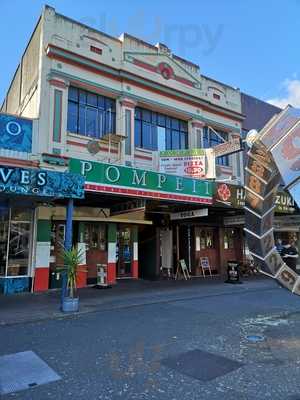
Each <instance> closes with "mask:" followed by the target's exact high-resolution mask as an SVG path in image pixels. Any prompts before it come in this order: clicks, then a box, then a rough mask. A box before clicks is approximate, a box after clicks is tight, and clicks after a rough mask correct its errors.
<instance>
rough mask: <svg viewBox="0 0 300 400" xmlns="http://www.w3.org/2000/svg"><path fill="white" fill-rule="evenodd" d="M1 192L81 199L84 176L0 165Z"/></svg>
mask: <svg viewBox="0 0 300 400" xmlns="http://www.w3.org/2000/svg"><path fill="white" fill-rule="evenodd" d="M1 193H5V194H15V195H28V196H39V197H54V198H77V199H82V198H83V197H84V177H83V176H81V175H79V174H74V173H68V172H67V173H65V172H56V171H48V170H42V169H25V168H18V167H5V166H0V194H1Z"/></svg>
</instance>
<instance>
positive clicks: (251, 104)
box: [214, 93, 300, 260]
mask: <svg viewBox="0 0 300 400" xmlns="http://www.w3.org/2000/svg"><path fill="white" fill-rule="evenodd" d="M241 104H242V114H243V115H244V117H245V118H244V120H243V122H242V133H241V134H242V138H243V140H245V139H246V136H247V133H248V132H249V131H250V130H251V129H256V130H257V131H259V130H261V129H262V128H263V127H264V126H265V124H266V123H267V122H268V121H269V120H270V119H271V118H272V117H273V116H274V115H276V114H278V113H279V112H280V111H281V109H280V108H279V107H276V106H274V105H272V104H269V103H267V102H265V101H262V100H260V99H258V98H255V97H253V96H249V95H247V94H245V93H241ZM248 150H249V149H248V147H247V145H246V144H245V146H244V152H243V155H242V157H243V164H244V167H246V165H247V151H248ZM214 204H215V205H217V204H218V205H219V206H223V207H230V208H232V209H234V210H235V215H232V216H225V217H224V219H223V223H224V226H225V227H226V226H230V227H231V228H232V227H235V228H236V229H237V228H241V229H242V228H243V227H244V225H245V216H244V211H243V207H244V206H245V189H244V187H243V185H231V184H228V183H226V182H221V183H218V184H217V185H216V188H215V196H214ZM299 226H300V218H299V210H298V208H297V205H296V203H295V201H294V200H293V198H292V197H291V195H290V194H289V193H288V192H286V191H284V190H283V185H282V186H281V187H280V189H279V191H278V193H277V197H276V208H275V219H274V236H275V242H277V240H278V239H281V240H290V239H294V240H296V241H297V242H298V247H299V250H300V240H299V239H300V235H299ZM241 239H242V241H243V254H244V259H245V260H246V259H247V258H248V257H249V256H250V255H249V251H248V246H247V243H246V241H245V237H244V236H243V237H242V238H241Z"/></svg>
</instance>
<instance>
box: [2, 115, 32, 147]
mask: <svg viewBox="0 0 300 400" xmlns="http://www.w3.org/2000/svg"><path fill="white" fill-rule="evenodd" d="M0 148H2V149H7V150H14V151H19V152H23V153H30V152H31V151H32V120H30V119H26V118H19V117H15V116H13V115H7V114H0Z"/></svg>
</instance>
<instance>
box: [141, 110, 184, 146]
mask: <svg viewBox="0 0 300 400" xmlns="http://www.w3.org/2000/svg"><path fill="white" fill-rule="evenodd" d="M148 125H150V133H149V132H148V133H147V135H149V136H150V139H149V140H148V143H145V142H146V136H144V135H146V132H144V131H145V130H146V126H147V127H148ZM176 127H177V128H178V129H176ZM159 128H165V149H166V150H185V149H188V123H187V121H184V120H181V119H178V118H173V117H170V116H168V115H165V114H161V113H158V112H156V111H151V110H149V109H145V108H142V107H136V108H135V112H134V132H135V135H134V138H135V140H134V145H135V147H139V148H142V149H146V150H150V151H159V149H158V143H159V140H158V137H157V135H158V132H159ZM176 136H178V137H177V143H178V145H177V146H176V147H175V143H176Z"/></svg>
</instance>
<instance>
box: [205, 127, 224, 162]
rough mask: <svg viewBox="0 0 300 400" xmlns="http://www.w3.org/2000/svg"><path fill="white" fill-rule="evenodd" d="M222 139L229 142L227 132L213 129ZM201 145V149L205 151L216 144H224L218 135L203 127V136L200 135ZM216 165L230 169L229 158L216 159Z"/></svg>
mask: <svg viewBox="0 0 300 400" xmlns="http://www.w3.org/2000/svg"><path fill="white" fill-rule="evenodd" d="M214 130H215V131H216V132H217V133H218V134H219V135H220V136H221V137H222V138H223V139H224V141H225V142H228V140H229V134H228V132H225V131H220V130H218V129H214ZM202 141H203V142H202V145H203V148H205V149H207V148H210V147H212V148H213V147H215V146H217V145H218V144H222V143H224V142H223V141H222V140H221V139H220V138H219V137H218V135H216V134H215V132H214V131H213V130H212V129H210V127H209V126H205V127H204V128H203V135H202ZM216 165H221V166H224V167H230V159H229V156H228V155H227V156H226V155H225V156H221V157H216Z"/></svg>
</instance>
